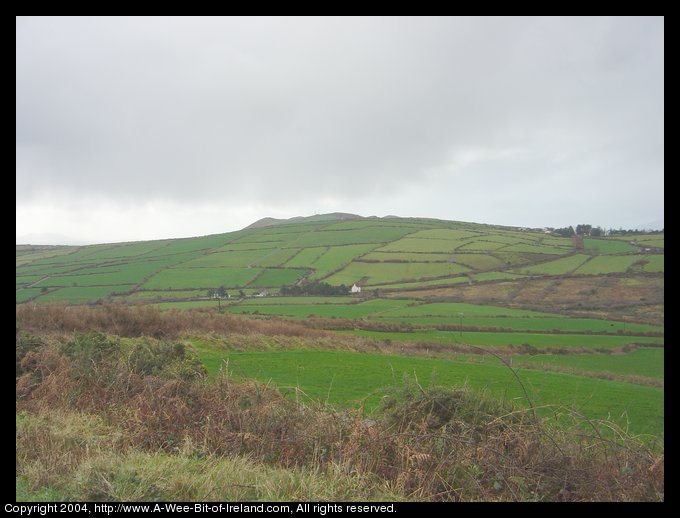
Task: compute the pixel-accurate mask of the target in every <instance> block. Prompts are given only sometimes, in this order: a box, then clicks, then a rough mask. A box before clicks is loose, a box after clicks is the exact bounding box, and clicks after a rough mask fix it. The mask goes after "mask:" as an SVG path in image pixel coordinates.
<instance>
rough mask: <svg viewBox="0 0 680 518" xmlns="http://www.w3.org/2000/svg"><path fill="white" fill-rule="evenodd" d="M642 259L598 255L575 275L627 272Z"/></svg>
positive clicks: (576, 271) (635, 256)
mask: <svg viewBox="0 0 680 518" xmlns="http://www.w3.org/2000/svg"><path fill="white" fill-rule="evenodd" d="M641 259H642V258H641V257H640V256H638V255H598V256H596V257H593V258H592V259H590V261H587V262H585V263H584V264H583V265H582V266H579V267H578V268H577V269H576V270H575V271H574V273H577V274H583V275H597V274H602V273H614V272H625V271H626V270H628V269H629V268H630V267H632V266H633V264H634V263H635V262H637V261H640V260H641Z"/></svg>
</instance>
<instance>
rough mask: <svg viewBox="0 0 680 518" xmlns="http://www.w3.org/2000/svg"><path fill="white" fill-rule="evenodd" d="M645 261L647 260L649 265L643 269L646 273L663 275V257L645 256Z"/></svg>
mask: <svg viewBox="0 0 680 518" xmlns="http://www.w3.org/2000/svg"><path fill="white" fill-rule="evenodd" d="M644 259H646V260H647V263H646V264H645V265H644V266H643V267H642V269H643V270H644V271H645V272H650V273H663V271H664V270H663V263H664V256H663V255H648V256H645V257H644Z"/></svg>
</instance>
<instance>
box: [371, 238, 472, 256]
mask: <svg viewBox="0 0 680 518" xmlns="http://www.w3.org/2000/svg"><path fill="white" fill-rule="evenodd" d="M457 244H460V243H459V242H458V241H450V240H448V239H435V238H428V239H424V238H416V237H413V236H409V237H405V238H403V239H399V240H397V241H393V242H391V243H388V244H387V245H385V246H382V247H380V248H377V249H376V251H377V252H434V253H452V252H453V251H454V249H455V248H456V245H457Z"/></svg>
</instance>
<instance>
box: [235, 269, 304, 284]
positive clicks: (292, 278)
mask: <svg viewBox="0 0 680 518" xmlns="http://www.w3.org/2000/svg"><path fill="white" fill-rule="evenodd" d="M304 274H305V270H299V269H298V270H293V269H290V268H271V269H269V270H265V271H264V272H262V275H258V276H257V277H256V278H255V280H253V281H251V282H250V283H248V286H250V287H253V288H256V287H260V288H277V287H279V286H284V285H290V284H295V282H297V281H298V280H299V279H300V278H301V277H302V276H303V275H304Z"/></svg>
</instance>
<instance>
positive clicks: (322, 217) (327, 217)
mask: <svg viewBox="0 0 680 518" xmlns="http://www.w3.org/2000/svg"><path fill="white" fill-rule="evenodd" d="M372 217H373V218H374V217H375V216H372ZM347 219H367V218H364V217H363V216H359V215H357V214H348V213H346V212H330V213H328V214H315V215H314V216H295V217H293V218H288V219H277V218H262V219H258V220H257V221H256V222H254V223H251V224H250V225H248V226H247V227H245V228H262V227H271V226H274V225H285V224H287V223H305V222H317V221H336V220H337V221H344V220H347Z"/></svg>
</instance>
